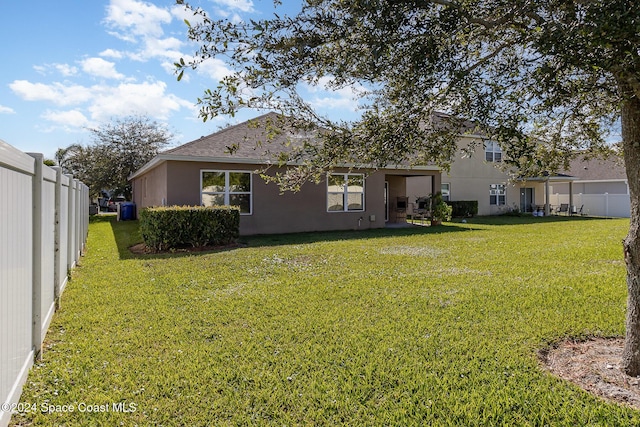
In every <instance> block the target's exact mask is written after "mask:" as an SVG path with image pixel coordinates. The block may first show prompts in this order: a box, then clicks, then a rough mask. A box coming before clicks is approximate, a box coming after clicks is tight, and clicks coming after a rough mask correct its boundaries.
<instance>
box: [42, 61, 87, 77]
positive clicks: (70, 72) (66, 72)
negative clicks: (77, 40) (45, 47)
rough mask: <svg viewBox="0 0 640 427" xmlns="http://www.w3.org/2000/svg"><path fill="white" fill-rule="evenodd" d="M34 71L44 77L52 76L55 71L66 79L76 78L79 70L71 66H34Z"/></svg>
mask: <svg viewBox="0 0 640 427" xmlns="http://www.w3.org/2000/svg"><path fill="white" fill-rule="evenodd" d="M33 69H34V70H36V71H37V72H38V73H39V74H42V75H47V74H51V72H52V70H53V71H56V72H58V73H60V74H62V75H63V76H64V77H71V76H75V75H76V74H77V73H78V68H77V67H74V66H73V65H69V64H45V65H34V66H33Z"/></svg>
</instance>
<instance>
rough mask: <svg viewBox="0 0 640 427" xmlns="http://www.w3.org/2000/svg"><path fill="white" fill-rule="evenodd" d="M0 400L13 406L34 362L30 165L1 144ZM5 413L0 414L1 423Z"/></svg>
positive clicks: (6, 418)
mask: <svg viewBox="0 0 640 427" xmlns="http://www.w3.org/2000/svg"><path fill="white" fill-rule="evenodd" d="M0 149H1V150H0V153H1V156H0V200H2V203H0V230H1V231H0V326H1V327H0V402H17V401H18V399H19V397H20V392H21V387H22V384H24V381H26V376H27V373H28V371H29V368H30V367H31V365H32V363H33V355H34V352H33V349H32V343H31V330H32V327H31V321H32V286H33V272H32V266H33V246H32V241H33V235H32V226H33V217H32V206H31V203H32V199H31V194H32V190H33V175H34V172H35V166H34V165H35V161H34V159H33V158H32V157H30V156H28V155H26V154H24V153H22V152H19V151H18V150H15V149H14V148H13V147H10V146H6V145H4V144H3V145H0ZM9 416H10V414H9V413H7V412H6V411H2V412H0V417H1V418H0V425H3V424H4V423H8V421H9Z"/></svg>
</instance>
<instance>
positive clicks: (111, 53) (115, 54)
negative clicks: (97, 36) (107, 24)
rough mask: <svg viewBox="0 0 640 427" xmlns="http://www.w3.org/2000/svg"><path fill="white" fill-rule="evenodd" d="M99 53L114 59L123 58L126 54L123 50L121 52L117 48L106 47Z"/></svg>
mask: <svg viewBox="0 0 640 427" xmlns="http://www.w3.org/2000/svg"><path fill="white" fill-rule="evenodd" d="M99 55H100V56H104V57H106V58H113V59H122V58H124V54H123V53H122V52H120V51H119V50H115V49H105V50H103V51H102V52H100V54H99Z"/></svg>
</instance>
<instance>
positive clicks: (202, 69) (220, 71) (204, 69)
mask: <svg viewBox="0 0 640 427" xmlns="http://www.w3.org/2000/svg"><path fill="white" fill-rule="evenodd" d="M186 60H187V58H185V61H186ZM196 70H197V71H198V73H199V74H203V75H205V76H207V77H210V78H212V79H214V80H222V79H223V78H224V77H226V76H229V75H231V74H232V73H233V72H232V71H231V69H230V68H229V67H227V65H226V64H225V63H224V61H222V60H220V59H218V58H209V59H206V60H205V61H203V62H202V63H200V64H199V65H198V68H196Z"/></svg>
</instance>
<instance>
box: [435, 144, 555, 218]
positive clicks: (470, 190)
mask: <svg viewBox="0 0 640 427" xmlns="http://www.w3.org/2000/svg"><path fill="white" fill-rule="evenodd" d="M471 141H472V140H471V139H470V138H462V139H461V143H460V149H459V150H458V153H457V154H456V157H455V158H454V161H453V163H452V164H451V169H450V171H449V172H448V173H445V172H443V174H442V183H449V184H450V199H451V200H477V201H478V215H495V214H499V213H501V212H504V211H505V210H506V208H507V207H509V208H511V207H514V206H516V207H518V208H519V209H523V208H524V207H522V206H521V205H520V199H521V194H520V193H521V188H522V187H527V188H533V190H534V203H535V204H537V205H542V204H544V197H545V196H544V185H543V184H541V183H538V182H526V183H514V182H510V181H509V176H508V174H507V173H506V172H503V171H501V170H500V169H499V168H498V167H496V164H495V163H492V162H487V161H485V156H484V148H483V146H482V145H481V144H479V145H478V146H477V147H476V149H475V152H474V154H473V156H471V157H464V155H463V152H462V148H463V147H467V146H468V144H469V143H470V142H471ZM491 184H505V186H506V193H507V194H506V196H507V197H506V201H507V204H506V206H496V205H491V204H490V202H489V186H490V185H491Z"/></svg>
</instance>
